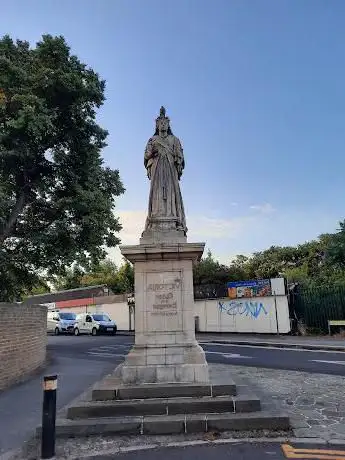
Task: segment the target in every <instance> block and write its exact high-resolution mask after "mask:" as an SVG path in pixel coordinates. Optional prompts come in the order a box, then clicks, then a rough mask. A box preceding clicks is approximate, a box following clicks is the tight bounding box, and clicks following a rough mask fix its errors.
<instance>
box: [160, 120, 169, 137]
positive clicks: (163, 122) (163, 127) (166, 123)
mask: <svg viewBox="0 0 345 460" xmlns="http://www.w3.org/2000/svg"><path fill="white" fill-rule="evenodd" d="M168 128H169V120H167V119H166V118H163V119H162V120H159V121H158V131H159V133H163V134H166V133H167V132H168Z"/></svg>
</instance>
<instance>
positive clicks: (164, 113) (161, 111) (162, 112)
mask: <svg viewBox="0 0 345 460" xmlns="http://www.w3.org/2000/svg"><path fill="white" fill-rule="evenodd" d="M164 118H165V119H166V120H168V121H170V120H169V118H168V117H167V116H166V110H165V107H163V106H162V107H161V108H160V111H159V117H157V118H156V123H157V122H158V121H159V120H162V119H164Z"/></svg>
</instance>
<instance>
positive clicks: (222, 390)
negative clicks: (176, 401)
mask: <svg viewBox="0 0 345 460" xmlns="http://www.w3.org/2000/svg"><path fill="white" fill-rule="evenodd" d="M236 394H237V390H236V384H235V382H233V381H232V380H230V379H229V380H228V381H227V382H226V384H208V385H206V384H144V385H136V386H127V385H126V386H121V385H120V384H119V380H118V379H116V378H113V377H106V378H105V379H104V380H103V382H102V383H101V384H99V385H97V386H96V387H95V388H94V389H93V391H92V399H93V400H94V401H107V400H114V399H116V400H118V399H128V400H129V399H151V398H178V397H184V398H188V397H190V398H192V397H194V398H199V397H203V396H211V397H213V396H235V395H236Z"/></svg>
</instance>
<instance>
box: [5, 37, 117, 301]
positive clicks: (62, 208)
mask: <svg viewBox="0 0 345 460" xmlns="http://www.w3.org/2000/svg"><path fill="white" fill-rule="evenodd" d="M104 89H105V82H104V81H102V80H101V79H100V78H99V76H98V75H97V73H95V72H94V71H93V70H92V69H91V68H89V67H87V66H86V65H85V64H83V63H82V62H80V60H79V59H78V58H77V57H76V56H73V55H72V54H71V52H70V49H69V47H68V46H67V44H66V42H65V40H64V38H63V37H52V36H50V35H45V36H43V38H42V40H41V41H40V42H39V43H37V45H36V47H35V48H30V46H29V43H28V42H25V41H19V40H18V41H17V42H14V41H13V40H12V39H11V38H10V37H9V36H5V37H3V38H2V39H1V40H0V300H11V299H13V298H14V297H18V296H20V295H21V294H22V293H23V292H25V291H26V290H32V289H33V288H34V287H35V286H37V285H39V278H40V276H41V275H42V274H45V275H52V274H61V273H64V272H65V270H66V267H68V266H71V265H72V264H73V263H75V262H76V263H77V264H78V265H79V266H81V267H90V265H91V264H93V265H95V264H96V263H97V262H99V261H100V260H102V259H103V258H104V257H105V246H108V247H112V246H115V245H116V244H118V241H119V240H118V238H117V232H118V231H119V230H120V228H121V226H120V224H119V222H118V219H117V218H116V217H115V216H114V214H113V207H114V204H115V202H114V199H115V197H117V196H118V195H120V194H122V193H123V191H124V188H123V185H122V183H121V180H120V177H119V172H118V171H117V170H112V169H110V168H108V167H105V166H104V165H103V160H102V158H101V151H102V149H103V148H104V147H105V145H106V142H105V141H106V137H107V132H106V131H105V130H104V129H102V128H101V127H100V126H99V125H98V124H97V122H96V110H97V109H98V108H99V107H100V106H101V105H102V104H103V102H104V100H105V97H104Z"/></svg>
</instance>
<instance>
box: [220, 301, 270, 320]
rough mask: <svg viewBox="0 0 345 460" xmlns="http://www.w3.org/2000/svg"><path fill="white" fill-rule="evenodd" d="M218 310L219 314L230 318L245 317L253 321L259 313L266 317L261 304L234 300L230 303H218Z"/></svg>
mask: <svg viewBox="0 0 345 460" xmlns="http://www.w3.org/2000/svg"><path fill="white" fill-rule="evenodd" d="M218 309H219V311H220V312H221V313H227V314H228V315H231V316H236V315H240V316H242V315H245V316H249V317H250V318H253V319H257V318H258V317H259V316H260V315H261V313H264V314H265V315H267V311H266V309H265V307H264V305H263V303H262V302H250V301H248V302H242V301H235V300H233V301H230V302H218Z"/></svg>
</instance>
